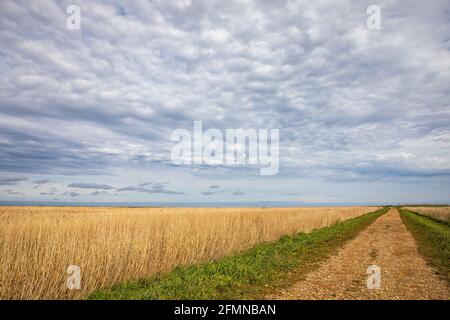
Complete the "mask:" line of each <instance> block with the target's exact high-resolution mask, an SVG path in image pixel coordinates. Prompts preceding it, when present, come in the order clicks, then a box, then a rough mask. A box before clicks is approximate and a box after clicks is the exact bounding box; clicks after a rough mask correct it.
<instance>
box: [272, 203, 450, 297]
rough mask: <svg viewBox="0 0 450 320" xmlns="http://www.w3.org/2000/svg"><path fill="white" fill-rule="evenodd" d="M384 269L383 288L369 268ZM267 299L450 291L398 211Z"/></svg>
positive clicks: (427, 294)
mask: <svg viewBox="0 0 450 320" xmlns="http://www.w3.org/2000/svg"><path fill="white" fill-rule="evenodd" d="M371 265H376V266H379V267H380V271H381V283H380V284H381V285H380V288H379V289H371V290H369V289H367V279H368V277H369V275H368V274H367V268H368V267H369V266H371ZM267 298H268V299H447V300H448V299H450V289H449V288H448V287H447V285H446V283H445V282H444V281H443V280H441V279H439V278H438V277H437V276H436V275H435V274H434V272H433V269H432V268H431V267H430V266H428V265H427V264H426V262H425V260H424V259H423V258H422V256H420V255H419V253H418V251H417V248H416V243H415V240H414V238H413V237H412V235H411V234H410V233H409V231H408V230H407V229H406V227H405V225H404V224H403V222H402V221H401V219H400V215H399V213H398V212H397V210H395V209H391V210H390V211H389V212H388V213H387V214H385V215H383V216H381V217H380V218H378V219H377V220H376V221H375V222H374V223H373V224H372V225H370V226H369V227H368V228H367V229H366V230H364V231H363V232H361V233H360V234H359V235H358V236H357V237H356V238H355V239H353V240H352V241H350V242H349V243H347V244H346V245H345V246H344V247H343V248H342V249H341V250H340V251H339V252H338V254H337V255H335V256H333V257H331V258H330V259H329V260H328V261H326V262H325V263H324V264H323V265H322V266H321V267H320V268H319V269H318V270H316V271H314V272H311V273H310V274H308V275H307V276H306V279H305V280H301V281H299V282H297V283H295V284H294V285H293V286H292V287H290V288H287V289H284V290H281V291H279V292H276V293H274V294H271V295H270V296H268V297H267Z"/></svg>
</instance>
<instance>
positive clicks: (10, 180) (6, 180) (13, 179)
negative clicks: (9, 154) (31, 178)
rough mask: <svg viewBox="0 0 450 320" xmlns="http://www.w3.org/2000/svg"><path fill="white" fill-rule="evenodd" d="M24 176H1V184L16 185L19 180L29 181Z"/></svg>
mask: <svg viewBox="0 0 450 320" xmlns="http://www.w3.org/2000/svg"><path fill="white" fill-rule="evenodd" d="M27 180H28V179H27V178H24V177H0V186H15V185H17V184H18V183H19V182H22V181H27Z"/></svg>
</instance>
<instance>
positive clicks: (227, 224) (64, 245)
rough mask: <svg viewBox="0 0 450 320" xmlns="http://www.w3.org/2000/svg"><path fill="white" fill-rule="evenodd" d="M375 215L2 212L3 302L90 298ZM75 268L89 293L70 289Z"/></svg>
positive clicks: (347, 210)
mask: <svg viewBox="0 0 450 320" xmlns="http://www.w3.org/2000/svg"><path fill="white" fill-rule="evenodd" d="M375 209H376V208H373V207H337V208H276V209H257V208H254V209H183V208H174V209H172V208H164V209H158V208H87V207H86V208H80V207H0V259H1V263H0V298H1V299H73V298H75V299H76V298H83V297H85V296H87V295H88V294H89V293H90V292H92V291H93V290H96V289H98V288H102V287H106V286H110V285H112V284H114V283H117V282H126V281H130V280H134V279H139V278H143V277H148V276H151V275H154V274H156V273H161V272H167V271H170V270H172V269H173V268H174V267H176V266H179V265H191V264H196V263H199V262H204V261H210V260H215V259H218V258H221V257H223V256H226V255H230V254H233V253H236V252H239V251H242V250H244V249H247V248H250V247H252V246H254V245H255V244H258V243H261V242H265V241H273V240H277V239H279V238H280V237H281V236H283V235H287V234H294V233H297V232H300V231H303V232H306V231H310V230H312V229H315V228H320V227H323V226H327V225H331V224H333V223H335V222H336V221H338V220H345V219H349V218H353V217H356V216H359V215H361V214H364V213H367V212H370V211H374V210H375ZM69 265H77V266H79V267H80V268H81V275H82V282H81V283H82V289H81V290H69V289H67V288H66V280H67V277H68V274H67V273H66V270H67V268H68V266H69Z"/></svg>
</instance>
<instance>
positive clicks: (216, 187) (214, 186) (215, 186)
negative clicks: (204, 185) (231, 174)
mask: <svg viewBox="0 0 450 320" xmlns="http://www.w3.org/2000/svg"><path fill="white" fill-rule="evenodd" d="M209 188H210V189H218V188H220V186H218V185H215V184H214V185H211V186H209Z"/></svg>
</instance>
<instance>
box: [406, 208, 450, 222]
mask: <svg viewBox="0 0 450 320" xmlns="http://www.w3.org/2000/svg"><path fill="white" fill-rule="evenodd" d="M405 209H407V210H410V211H413V212H417V213H418V214H421V215H423V216H427V217H431V218H434V219H437V220H440V221H444V222H449V223H450V207H405Z"/></svg>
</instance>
